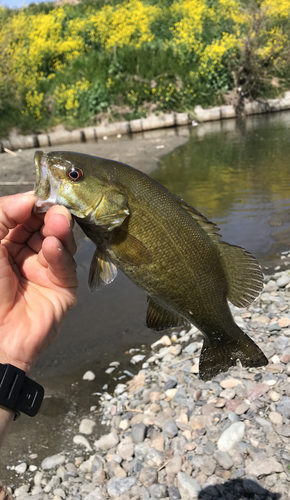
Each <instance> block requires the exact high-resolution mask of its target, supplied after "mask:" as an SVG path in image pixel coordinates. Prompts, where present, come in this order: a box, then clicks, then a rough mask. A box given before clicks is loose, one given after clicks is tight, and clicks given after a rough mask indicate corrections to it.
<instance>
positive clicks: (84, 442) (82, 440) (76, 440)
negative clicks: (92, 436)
mask: <svg viewBox="0 0 290 500" xmlns="http://www.w3.org/2000/svg"><path fill="white" fill-rule="evenodd" d="M73 442H74V443H75V444H77V445H81V446H84V447H85V448H86V449H87V450H88V451H93V448H92V447H91V445H90V443H89V442H88V440H87V438H85V436H80V435H79V434H78V435H76V436H74V438H73Z"/></svg>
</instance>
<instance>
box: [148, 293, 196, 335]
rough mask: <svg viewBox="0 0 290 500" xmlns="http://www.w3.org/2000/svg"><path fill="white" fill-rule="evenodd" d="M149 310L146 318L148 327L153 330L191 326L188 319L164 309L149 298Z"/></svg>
mask: <svg viewBox="0 0 290 500" xmlns="http://www.w3.org/2000/svg"><path fill="white" fill-rule="evenodd" d="M147 301H148V309H147V317H146V325H147V326H148V328H152V330H157V331H160V330H166V329H167V328H172V327H174V326H175V327H178V326H185V325H187V326H188V325H189V324H190V323H189V322H188V321H186V319H184V318H182V317H181V316H178V315H177V314H175V313H174V312H171V311H168V310H167V309H164V308H163V307H162V306H160V305H159V304H157V303H156V302H154V300H153V299H152V298H151V297H147Z"/></svg>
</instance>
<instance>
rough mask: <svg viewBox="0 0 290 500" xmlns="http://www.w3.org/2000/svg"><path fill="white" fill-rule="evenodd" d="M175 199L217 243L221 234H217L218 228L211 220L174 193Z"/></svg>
mask: <svg viewBox="0 0 290 500" xmlns="http://www.w3.org/2000/svg"><path fill="white" fill-rule="evenodd" d="M174 197H175V199H176V201H177V202H178V204H179V205H180V207H181V208H183V210H186V212H187V213H188V214H189V215H190V216H191V217H192V218H193V219H194V220H195V222H197V223H198V225H199V226H200V227H201V228H202V229H203V230H204V231H205V232H206V234H207V235H208V236H209V237H210V238H211V239H212V240H213V241H214V242H216V243H219V241H220V238H221V235H220V234H219V230H220V228H219V227H217V226H216V225H215V224H214V223H213V222H211V221H210V220H208V219H207V218H206V217H205V216H204V215H202V214H201V213H200V212H199V211H198V210H196V209H195V208H193V207H192V206H190V205H188V203H186V202H185V201H184V200H183V199H182V198H179V196H177V195H176V194H175V195H174Z"/></svg>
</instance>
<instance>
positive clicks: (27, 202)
mask: <svg viewBox="0 0 290 500" xmlns="http://www.w3.org/2000/svg"><path fill="white" fill-rule="evenodd" d="M34 203H35V197H34V196H33V194H30V193H21V194H15V195H12V196H5V197H3V198H0V240H3V239H4V238H6V237H7V238H8V239H9V240H12V241H15V242H17V243H23V242H25V241H27V239H28V238H29V237H30V236H31V233H32V232H35V231H36V230H38V229H39V228H40V227H41V225H42V221H41V220H40V219H39V218H37V217H35V216H33V214H31V211H32V208H33V205H34Z"/></svg>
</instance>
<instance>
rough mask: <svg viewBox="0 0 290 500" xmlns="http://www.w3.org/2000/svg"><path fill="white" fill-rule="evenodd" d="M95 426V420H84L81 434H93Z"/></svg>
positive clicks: (80, 429)
mask: <svg viewBox="0 0 290 500" xmlns="http://www.w3.org/2000/svg"><path fill="white" fill-rule="evenodd" d="M95 425H96V422H94V421H93V420H90V419H88V418H84V419H83V420H82V421H81V423H80V426H79V432H80V433H81V434H88V435H89V434H92V432H93V429H94V427H95Z"/></svg>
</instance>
